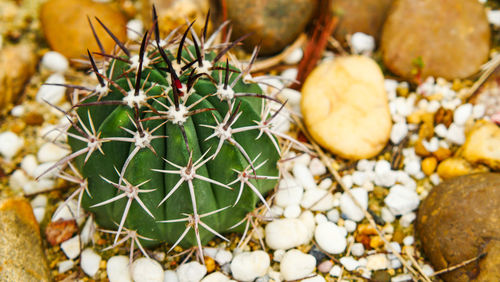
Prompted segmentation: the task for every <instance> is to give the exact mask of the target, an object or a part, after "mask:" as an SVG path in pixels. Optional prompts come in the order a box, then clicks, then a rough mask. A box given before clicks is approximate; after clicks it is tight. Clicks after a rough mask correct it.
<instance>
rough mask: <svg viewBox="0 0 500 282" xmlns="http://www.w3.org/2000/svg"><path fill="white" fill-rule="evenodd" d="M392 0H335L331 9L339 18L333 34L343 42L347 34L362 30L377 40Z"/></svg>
mask: <svg viewBox="0 0 500 282" xmlns="http://www.w3.org/2000/svg"><path fill="white" fill-rule="evenodd" d="M393 1H394V0H356V1H352V0H335V1H333V5H332V10H333V13H334V15H335V16H337V17H338V18H339V23H338V26H337V28H336V29H335V33H334V36H335V38H336V39H337V40H339V41H340V42H345V40H346V36H347V35H352V34H354V33H356V32H363V33H366V34H369V35H371V36H373V37H374V38H375V39H376V40H377V41H378V39H379V37H380V33H381V31H382V26H383V24H384V21H385V18H386V16H387V12H388V10H389V8H390V7H391V4H392V2H393Z"/></svg>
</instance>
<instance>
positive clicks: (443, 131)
mask: <svg viewBox="0 0 500 282" xmlns="http://www.w3.org/2000/svg"><path fill="white" fill-rule="evenodd" d="M434 133H436V135H437V136H439V137H441V138H445V137H446V135H447V134H448V128H446V126H445V125H444V124H442V123H440V124H438V125H436V126H435V127H434Z"/></svg>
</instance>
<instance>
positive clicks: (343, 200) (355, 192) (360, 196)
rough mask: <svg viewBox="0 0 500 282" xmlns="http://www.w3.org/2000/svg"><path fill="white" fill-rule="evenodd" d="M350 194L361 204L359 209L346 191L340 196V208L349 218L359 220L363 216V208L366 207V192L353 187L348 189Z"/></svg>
mask: <svg viewBox="0 0 500 282" xmlns="http://www.w3.org/2000/svg"><path fill="white" fill-rule="evenodd" d="M350 192H351V194H352V196H353V197H354V198H355V199H356V200H357V202H358V203H359V204H360V205H361V207H362V208H363V210H361V209H360V208H359V207H358V206H357V205H356V204H355V203H354V202H353V200H352V199H351V196H350V195H348V194H347V193H346V192H344V193H343V194H342V196H341V197H340V210H341V211H342V213H343V214H344V215H345V216H346V217H347V218H348V219H350V220H353V221H360V220H362V219H363V218H364V217H365V213H364V210H366V208H367V207H368V192H367V191H366V190H365V189H363V188H354V189H351V190H350Z"/></svg>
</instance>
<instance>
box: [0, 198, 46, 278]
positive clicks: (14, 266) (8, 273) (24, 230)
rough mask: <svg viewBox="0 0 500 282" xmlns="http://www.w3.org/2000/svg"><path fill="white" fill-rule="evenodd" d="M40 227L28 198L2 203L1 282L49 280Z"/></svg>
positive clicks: (0, 202)
mask: <svg viewBox="0 0 500 282" xmlns="http://www.w3.org/2000/svg"><path fill="white" fill-rule="evenodd" d="M49 280H50V274H49V268H48V265H47V261H46V257H45V254H44V251H43V248H42V239H41V237H40V228H39V226H38V223H37V221H36V219H35V216H34V215H33V209H32V208H31V205H30V203H29V202H28V201H27V200H26V199H24V198H7V199H4V200H1V201H0V282H7V281H23V282H30V281H34V282H38V281H49Z"/></svg>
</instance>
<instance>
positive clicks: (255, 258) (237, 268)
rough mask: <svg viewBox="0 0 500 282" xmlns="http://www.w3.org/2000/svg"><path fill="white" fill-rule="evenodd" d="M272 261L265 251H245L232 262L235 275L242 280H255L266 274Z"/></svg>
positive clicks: (232, 270)
mask: <svg viewBox="0 0 500 282" xmlns="http://www.w3.org/2000/svg"><path fill="white" fill-rule="evenodd" d="M270 264H271V261H270V259H269V255H268V254H267V253H266V252H264V251H255V252H243V253H240V254H238V255H236V256H235V257H234V259H233V261H232V262H231V272H232V274H233V277H234V278H235V279H237V280H240V281H253V280H255V278H257V277H259V276H263V275H265V274H266V272H267V269H268V268H269V266H270Z"/></svg>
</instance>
